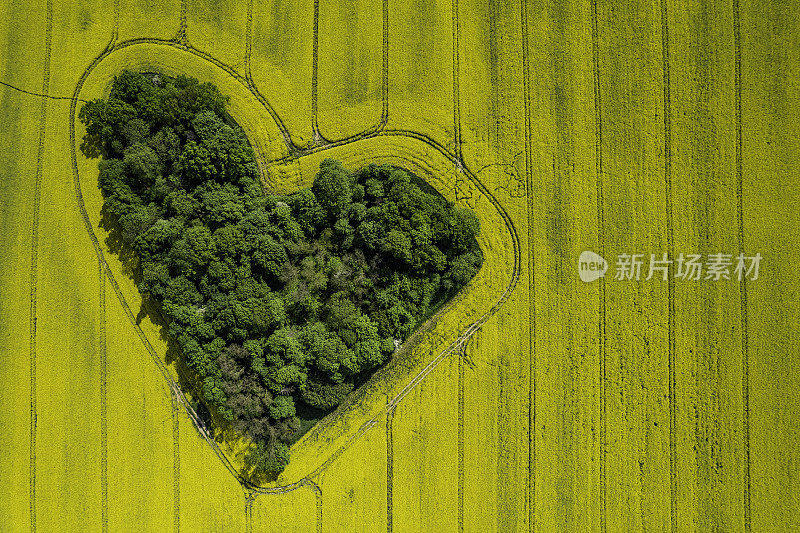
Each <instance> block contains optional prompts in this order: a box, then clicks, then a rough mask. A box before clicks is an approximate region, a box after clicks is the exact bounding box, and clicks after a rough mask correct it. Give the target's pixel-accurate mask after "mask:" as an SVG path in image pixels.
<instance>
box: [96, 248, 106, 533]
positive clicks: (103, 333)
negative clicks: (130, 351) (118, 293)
mask: <svg viewBox="0 0 800 533" xmlns="http://www.w3.org/2000/svg"><path fill="white" fill-rule="evenodd" d="M97 271H98V282H99V283H100V508H101V515H100V518H101V520H100V523H101V529H102V531H103V532H106V531H108V366H107V365H108V353H107V347H106V342H107V341H106V331H107V329H106V278H105V272H104V271H103V264H102V263H101V262H100V261H98V262H97Z"/></svg>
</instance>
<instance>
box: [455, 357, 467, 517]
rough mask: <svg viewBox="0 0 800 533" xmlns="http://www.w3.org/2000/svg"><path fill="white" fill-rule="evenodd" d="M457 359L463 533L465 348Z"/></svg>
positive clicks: (459, 506) (459, 488)
mask: <svg viewBox="0 0 800 533" xmlns="http://www.w3.org/2000/svg"><path fill="white" fill-rule="evenodd" d="M459 355H460V357H459V358H458V436H457V437H456V438H457V444H458V494H457V497H458V531H459V532H463V531H464V359H465V358H466V346H464V347H462V349H461V353H460V354H459Z"/></svg>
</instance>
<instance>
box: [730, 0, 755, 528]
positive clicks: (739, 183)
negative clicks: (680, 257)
mask: <svg viewBox="0 0 800 533" xmlns="http://www.w3.org/2000/svg"><path fill="white" fill-rule="evenodd" d="M731 7H732V10H733V45H734V62H735V66H734V85H735V88H734V90H735V93H736V96H735V98H736V219H737V237H738V241H739V253H740V254H743V253H744V190H743V186H744V177H743V168H742V165H743V161H742V159H743V154H742V34H741V18H740V12H739V0H733V1H732V6H731ZM740 287H741V288H740V293H739V298H740V299H739V312H740V315H741V323H740V327H741V330H742V331H741V335H742V341H741V342H742V411H743V413H742V433H743V440H744V455H745V464H744V482H743V497H744V530H745V532H747V533H749V532H750V531H751V529H752V512H751V507H750V489H751V487H750V357H749V354H748V345H749V342H748V338H747V337H748V331H747V330H748V323H747V321H748V316H747V276H745V278H744V279H743V280H742V282H741V285H740Z"/></svg>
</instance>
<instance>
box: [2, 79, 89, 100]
mask: <svg viewBox="0 0 800 533" xmlns="http://www.w3.org/2000/svg"><path fill="white" fill-rule="evenodd" d="M0 85H2V86H4V87H8V88H9V89H13V90H15V91H17V92H20V93H23V94H29V95H31V96H36V97H39V98H46V99H48V100H72V97H71V96H52V95H49V94H44V93H37V92H35V91H28V90H25V89H22V88H20V87H17V86H16V85H12V84H10V83H6V82H4V81H0ZM78 101H79V102H88V100H84V99H83V98H78Z"/></svg>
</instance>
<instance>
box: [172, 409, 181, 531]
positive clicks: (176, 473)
mask: <svg viewBox="0 0 800 533" xmlns="http://www.w3.org/2000/svg"><path fill="white" fill-rule="evenodd" d="M170 407H171V409H170V418H171V419H172V530H173V531H174V532H175V533H179V532H180V530H181V424H180V418H178V414H179V412H180V405H179V402H178V397H177V396H176V395H175V394H171V395H170Z"/></svg>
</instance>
